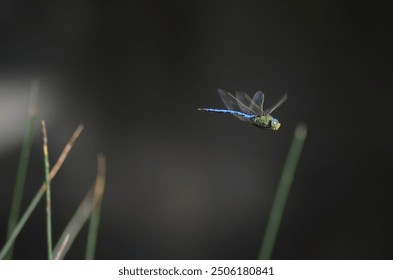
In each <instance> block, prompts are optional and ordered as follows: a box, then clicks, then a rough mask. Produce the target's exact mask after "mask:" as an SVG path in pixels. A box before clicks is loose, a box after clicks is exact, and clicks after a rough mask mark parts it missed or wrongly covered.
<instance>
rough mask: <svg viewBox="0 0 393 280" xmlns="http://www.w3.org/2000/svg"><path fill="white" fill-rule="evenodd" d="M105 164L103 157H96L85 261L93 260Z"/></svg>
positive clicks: (103, 186)
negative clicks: (95, 177)
mask: <svg viewBox="0 0 393 280" xmlns="http://www.w3.org/2000/svg"><path fill="white" fill-rule="evenodd" d="M105 174H106V164H105V157H104V156H103V155H98V157H97V179H96V184H95V187H94V197H93V200H94V205H95V207H94V208H93V212H92V213H91V216H90V223H89V231H88V234H87V246H86V256H85V258H86V259H87V260H93V259H94V256H95V250H96V244H97V235H98V226H99V222H100V214H101V203H102V198H103V195H104V189H105Z"/></svg>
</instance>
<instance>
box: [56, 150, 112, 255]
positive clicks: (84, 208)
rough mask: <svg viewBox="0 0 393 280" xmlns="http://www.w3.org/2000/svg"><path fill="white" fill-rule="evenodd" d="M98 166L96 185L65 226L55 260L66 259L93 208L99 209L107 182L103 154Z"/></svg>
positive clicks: (57, 246) (58, 243)
mask: <svg viewBox="0 0 393 280" xmlns="http://www.w3.org/2000/svg"><path fill="white" fill-rule="evenodd" d="M97 166H98V170H97V176H96V181H95V184H94V186H93V187H92V188H91V189H90V190H89V192H88V193H87V194H86V196H85V197H84V199H83V200H82V202H81V204H80V205H79V207H78V209H77V210H76V212H75V214H74V215H73V216H72V218H71V220H70V221H69V223H68V224H67V226H66V227H65V229H64V231H63V233H62V235H61V237H60V239H59V241H58V242H57V244H56V247H55V249H54V252H53V254H54V256H55V260H61V259H64V257H65V256H66V254H67V253H68V250H69V249H70V247H71V245H72V243H73V242H74V240H75V238H76V237H77V235H78V233H79V232H80V230H81V229H82V227H83V226H84V224H85V223H86V222H87V220H88V219H89V217H90V216H91V214H92V212H93V210H94V209H97V207H98V205H97V203H100V201H101V200H102V195H103V193H104V184H105V158H104V157H103V156H99V157H98V162H97ZM96 225H97V226H98V221H97V222H96ZM92 230H94V229H92ZM89 231H90V229H89ZM93 234H95V237H93V238H95V239H96V237H97V234H96V233H93ZM90 238H91V237H90ZM95 239H94V240H95ZM90 242H91V241H90ZM93 245H94V246H95V242H94V243H93ZM91 253H93V256H94V251H92V252H90V253H89V254H91Z"/></svg>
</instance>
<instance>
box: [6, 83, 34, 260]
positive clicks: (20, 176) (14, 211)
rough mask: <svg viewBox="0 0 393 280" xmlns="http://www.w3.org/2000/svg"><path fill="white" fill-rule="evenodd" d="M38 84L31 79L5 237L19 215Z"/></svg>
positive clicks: (31, 138) (10, 253)
mask: <svg viewBox="0 0 393 280" xmlns="http://www.w3.org/2000/svg"><path fill="white" fill-rule="evenodd" d="M38 86H39V83H38V80H33V81H32V83H31V88H30V105H29V121H28V126H27V130H26V132H25V136H24V138H23V143H22V148H21V153H20V157H19V163H18V169H17V172H16V180H15V187H14V193H13V195H12V202H11V210H10V216H9V219H8V227H7V239H8V238H9V237H10V235H11V233H12V231H13V230H14V228H15V226H16V223H17V222H18V219H19V216H20V208H21V202H22V196H23V192H24V188H25V182H26V174H27V167H28V164H29V158H30V151H31V146H32V143H33V135H34V126H35V123H36V119H37V108H36V99H37V94H38ZM13 251H14V246H12V247H11V249H10V250H9V251H8V254H7V256H6V258H7V259H12V255H13Z"/></svg>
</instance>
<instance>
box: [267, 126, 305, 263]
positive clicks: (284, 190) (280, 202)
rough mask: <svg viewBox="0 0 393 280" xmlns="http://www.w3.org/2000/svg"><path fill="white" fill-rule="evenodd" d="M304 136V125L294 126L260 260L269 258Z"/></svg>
mask: <svg viewBox="0 0 393 280" xmlns="http://www.w3.org/2000/svg"><path fill="white" fill-rule="evenodd" d="M306 136H307V128H306V126H305V125H304V124H298V125H297V126H296V129H295V133H294V136H293V139H292V144H291V146H290V148H289V152H288V156H287V159H286V161H285V164H284V168H283V171H282V173H281V178H280V181H279V183H278V187H277V193H276V196H275V197H274V201H273V205H272V209H271V212H270V215H269V218H268V222H267V225H266V230H265V235H264V237H263V241H262V247H261V252H260V254H259V259H261V260H269V259H271V255H272V252H273V248H274V244H275V241H276V237H277V233H278V229H279V227H280V223H281V219H282V215H283V212H284V209H285V204H286V201H287V198H288V194H289V190H290V188H291V185H292V182H293V178H294V174H295V171H296V166H297V164H298V162H299V158H300V154H301V152H302V148H303V144H304V141H305V140H306Z"/></svg>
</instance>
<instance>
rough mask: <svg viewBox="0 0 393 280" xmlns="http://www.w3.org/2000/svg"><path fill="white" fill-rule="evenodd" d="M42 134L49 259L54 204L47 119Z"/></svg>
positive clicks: (51, 255)
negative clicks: (50, 175) (51, 190)
mask: <svg viewBox="0 0 393 280" xmlns="http://www.w3.org/2000/svg"><path fill="white" fill-rule="evenodd" d="M41 125H42V135H43V142H44V143H43V146H42V148H43V152H44V166H45V184H46V192H45V193H46V237H47V242H48V259H49V260H52V259H53V251H52V206H51V204H52V203H51V192H50V189H51V187H50V178H49V153H48V135H47V133H46V125H45V121H43V120H42V121H41Z"/></svg>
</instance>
